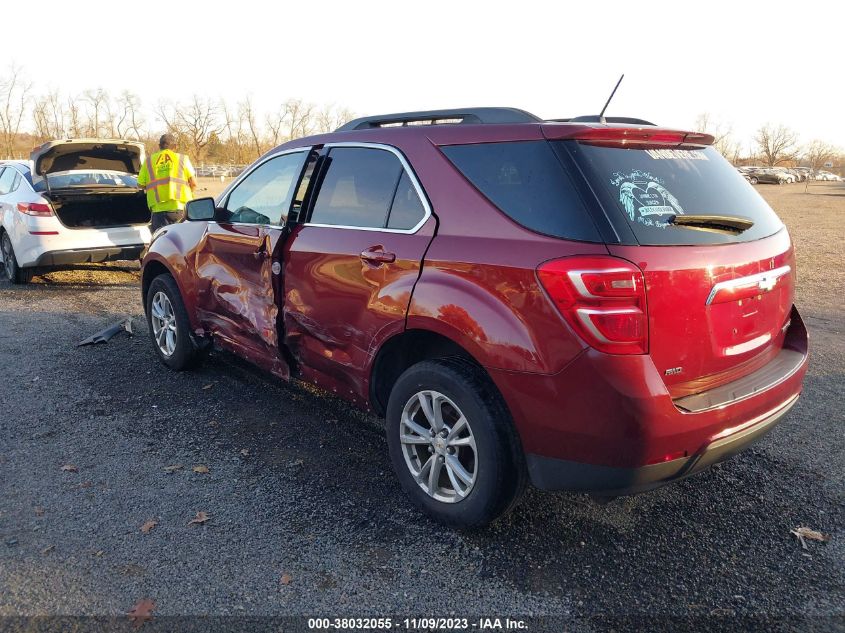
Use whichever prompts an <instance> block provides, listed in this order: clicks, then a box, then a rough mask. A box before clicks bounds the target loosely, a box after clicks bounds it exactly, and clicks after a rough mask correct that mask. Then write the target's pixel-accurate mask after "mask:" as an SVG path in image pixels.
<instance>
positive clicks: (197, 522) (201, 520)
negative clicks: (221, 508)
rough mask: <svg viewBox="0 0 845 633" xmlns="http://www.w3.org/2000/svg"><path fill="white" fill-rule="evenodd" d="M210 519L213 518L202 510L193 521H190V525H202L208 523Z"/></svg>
mask: <svg viewBox="0 0 845 633" xmlns="http://www.w3.org/2000/svg"><path fill="white" fill-rule="evenodd" d="M210 518H211V517H210V516H208V515H207V514H206V513H205V512H203V511H202V510H200V511H199V512H197V516H195V517H194V518H193V519H191V520H190V521H188V525H200V524H202V523H205V522H206V521H208V520H209V519H210Z"/></svg>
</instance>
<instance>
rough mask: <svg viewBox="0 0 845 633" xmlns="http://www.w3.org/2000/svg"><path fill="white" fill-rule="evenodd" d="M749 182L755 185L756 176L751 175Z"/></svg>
mask: <svg viewBox="0 0 845 633" xmlns="http://www.w3.org/2000/svg"><path fill="white" fill-rule="evenodd" d="M751 184H752V185H756V184H757V179H756V178H754V177H753V176H752V177H751Z"/></svg>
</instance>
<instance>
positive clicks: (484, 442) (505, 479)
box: [387, 359, 527, 528]
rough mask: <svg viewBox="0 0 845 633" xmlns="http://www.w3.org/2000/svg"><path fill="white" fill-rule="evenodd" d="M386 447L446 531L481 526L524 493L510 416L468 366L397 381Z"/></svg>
mask: <svg viewBox="0 0 845 633" xmlns="http://www.w3.org/2000/svg"><path fill="white" fill-rule="evenodd" d="M387 444H388V448H389V450H390V458H391V461H392V462H393V468H394V470H395V471H396V474H397V476H398V478H399V483H400V484H401V486H402V488H403V489H404V491H405V492H406V494H408V496H409V497H410V498H411V501H412V502H413V503H414V505H416V506H417V507H418V508H420V509H421V510H422V511H423V512H425V513H426V514H428V515H429V516H431V517H432V518H433V519H435V520H436V521H439V522H440V523H443V524H444V525H448V526H450V527H456V528H476V527H481V526H484V525H486V524H488V523H490V522H491V521H493V520H495V519H496V518H498V517H500V516H501V515H503V514H505V513H506V512H507V511H509V510H510V509H511V508H512V507H514V506H515V505H516V502H517V501H518V500H519V498H520V497H521V495H522V493H523V492H524V490H525V485H526V481H527V479H526V472H525V466H524V460H523V456H522V449H521V447H520V443H519V439H518V437H517V435H516V432H515V430H514V428H513V424H512V422H511V419H510V415H509V414H508V411H507V409H506V408H505V406H504V403H503V402H502V400H501V396H500V395H499V394H498V392H497V391H496V390H495V387H493V386H492V385H491V384H490V381H489V379H488V378H487V376H486V375H484V373H483V372H482V371H481V370H480V369H479V368H477V367H475V366H474V365H472V364H470V363H468V362H465V361H460V360H453V359H450V360H436V361H425V362H421V363H418V364H416V365H414V366H412V367H411V368H409V369H408V370H406V371H405V373H403V374H402V375H401V376H400V377H399V379H398V380H397V382H396V385H395V386H394V387H393V390H392V391H391V393H390V399H389V402H388V405H387Z"/></svg>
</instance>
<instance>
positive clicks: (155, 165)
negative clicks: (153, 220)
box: [138, 149, 194, 212]
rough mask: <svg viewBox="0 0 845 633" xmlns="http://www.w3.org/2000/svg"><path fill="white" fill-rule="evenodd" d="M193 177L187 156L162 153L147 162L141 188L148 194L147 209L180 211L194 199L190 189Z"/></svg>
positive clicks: (141, 177) (141, 176)
mask: <svg viewBox="0 0 845 633" xmlns="http://www.w3.org/2000/svg"><path fill="white" fill-rule="evenodd" d="M144 172H146V173H144ZM193 175H194V174H193V167H192V166H191V161H190V160H189V159H188V157H187V156H185V155H184V154H177V153H176V152H174V151H172V150H169V149H163V150H161V151H158V152H156V153H154V154H152V155H151V156H148V157H147V160H146V161H144V164H143V166H142V167H141V173H139V174H138V184H139V185H141V186H142V187H144V190H145V191H146V192H147V206H149V208H150V210H151V211H153V212H158V211H178V210H180V209H184V208H185V203H186V202H188V201H189V200H193V198H194V196H193V192H192V191H191V187H190V186H189V185H188V180H189V179H190V178H191V177H192V176H193Z"/></svg>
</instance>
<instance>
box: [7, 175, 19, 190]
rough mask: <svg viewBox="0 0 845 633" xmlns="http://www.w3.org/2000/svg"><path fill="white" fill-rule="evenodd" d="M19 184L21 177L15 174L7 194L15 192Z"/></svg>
mask: <svg viewBox="0 0 845 633" xmlns="http://www.w3.org/2000/svg"><path fill="white" fill-rule="evenodd" d="M20 184H21V175H20V174H19V173H18V172H15V181H14V182H13V183H12V187H11V188H10V189H9V192H12V191H17V188H18V187H19V186H20Z"/></svg>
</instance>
